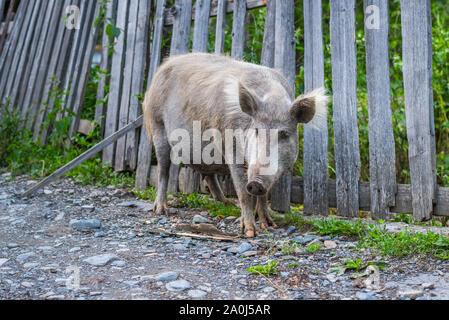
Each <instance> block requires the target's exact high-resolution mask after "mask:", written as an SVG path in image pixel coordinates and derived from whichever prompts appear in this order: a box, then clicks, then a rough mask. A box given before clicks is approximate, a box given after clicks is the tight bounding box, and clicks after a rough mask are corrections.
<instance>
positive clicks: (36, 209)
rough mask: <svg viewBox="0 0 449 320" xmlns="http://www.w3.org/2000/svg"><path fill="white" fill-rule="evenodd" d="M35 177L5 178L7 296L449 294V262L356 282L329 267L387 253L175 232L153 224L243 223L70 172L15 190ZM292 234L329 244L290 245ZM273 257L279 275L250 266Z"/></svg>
mask: <svg viewBox="0 0 449 320" xmlns="http://www.w3.org/2000/svg"><path fill="white" fill-rule="evenodd" d="M34 182H35V181H32V180H30V179H29V178H27V177H25V176H22V177H18V178H17V179H15V181H10V176H9V174H3V175H1V176H0V299H33V300H39V299H80V300H84V299H88V300H101V299H105V300H107V299H156V300H159V299H208V300H210V299H214V300H215V299H216V300H223V299H226V300H228V299H236V300H239V299H245V300H246V299H262V300H265V299H289V300H291V299H306V300H321V299H331V300H337V299H361V300H376V299H377V300H380V299H421V300H425V299H448V298H449V274H448V273H447V271H448V262H447V261H440V260H437V259H434V258H430V257H429V258H425V259H416V258H406V259H395V260H391V259H389V260H388V264H387V266H386V268H385V269H384V270H382V271H379V272H377V271H376V270H374V269H373V270H370V272H371V273H370V274H367V275H365V276H364V277H359V278H356V279H353V278H351V276H352V277H353V276H354V272H346V273H344V274H342V275H338V274H337V273H329V269H331V268H333V267H337V266H339V265H341V263H342V260H343V259H344V258H350V259H358V258H365V259H366V260H367V261H369V260H385V259H384V258H381V257H373V256H372V254H371V253H370V252H369V251H364V250H363V249H362V250H360V249H358V248H356V242H353V241H351V240H353V239H347V238H345V237H334V238H330V237H318V236H314V235H307V234H306V235H304V234H300V233H299V232H297V231H296V230H293V228H288V226H287V227H285V228H279V229H273V230H270V232H269V233H265V234H262V235H260V236H258V237H257V238H255V239H236V240H235V241H231V242H229V241H228V242H225V241H217V240H211V239H196V238H193V237H178V236H167V235H166V234H163V233H157V232H156V233H154V232H153V233H151V232H149V231H151V230H154V229H155V228H160V229H163V230H167V231H173V232H179V231H176V226H177V225H179V224H195V223H201V222H202V223H204V222H206V223H207V222H208V223H211V224H213V225H215V226H216V227H218V228H219V229H220V230H221V231H223V232H233V233H237V232H238V229H239V222H238V220H237V219H235V218H228V219H220V218H212V217H210V216H209V213H208V212H201V211H199V210H192V209H186V208H179V209H171V211H172V212H171V214H170V216H169V217H157V216H154V214H153V212H151V209H152V204H151V203H150V202H147V201H142V200H138V199H136V197H135V196H134V195H133V194H132V193H131V192H130V191H129V190H124V189H117V188H113V187H108V188H97V187H91V186H80V185H76V184H74V183H73V182H72V181H71V180H70V179H62V180H60V181H58V182H57V183H54V184H52V185H50V186H49V187H46V188H45V189H44V190H41V191H40V192H38V194H37V195H36V196H35V197H33V198H28V199H19V198H17V197H16V196H15V195H17V194H19V193H21V192H22V191H24V190H25V189H26V188H28V187H29V186H30V185H31V184H32V183H34ZM446 229H447V228H446ZM292 239H295V241H297V242H299V243H303V244H310V243H317V244H320V245H321V246H323V247H324V249H322V250H319V251H316V252H314V253H307V252H304V251H301V250H297V249H296V250H295V249H294V248H293V247H288V248H287V247H285V244H287V243H288V241H290V240H292ZM282 248H284V250H282ZM286 249H290V250H286ZM272 260H278V265H277V269H278V273H277V274H276V275H272V276H268V277H267V276H264V275H260V274H259V275H257V274H251V273H250V272H248V270H247V269H248V268H249V267H252V266H255V265H264V264H266V263H267V262H268V261H272Z"/></svg>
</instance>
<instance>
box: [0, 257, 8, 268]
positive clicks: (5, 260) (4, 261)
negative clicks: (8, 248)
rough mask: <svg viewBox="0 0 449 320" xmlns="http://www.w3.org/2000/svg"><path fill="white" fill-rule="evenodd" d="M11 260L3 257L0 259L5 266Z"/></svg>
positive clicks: (1, 264) (0, 264)
mask: <svg viewBox="0 0 449 320" xmlns="http://www.w3.org/2000/svg"><path fill="white" fill-rule="evenodd" d="M8 261H9V259H6V258H1V259H0V267H1V266H3V265H4V264H5V263H6V262H8Z"/></svg>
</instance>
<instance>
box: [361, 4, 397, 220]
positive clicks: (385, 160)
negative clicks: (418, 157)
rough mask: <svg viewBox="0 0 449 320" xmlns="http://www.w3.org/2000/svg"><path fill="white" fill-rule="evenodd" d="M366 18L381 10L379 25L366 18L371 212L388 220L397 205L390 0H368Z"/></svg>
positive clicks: (375, 217) (376, 216)
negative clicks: (390, 47)
mask: <svg viewBox="0 0 449 320" xmlns="http://www.w3.org/2000/svg"><path fill="white" fill-rule="evenodd" d="M364 8H365V19H367V18H368V15H369V14H375V13H376V12H378V18H379V21H377V22H378V23H379V24H378V25H377V22H376V21H374V22H371V23H370V21H368V20H365V37H366V76H367V77H366V80H367V85H368V107H369V152H370V157H369V158H370V195H371V215H372V217H373V218H374V219H387V218H388V217H389V214H390V207H394V205H395V201H396V200H395V193H396V192H395V189H396V172H395V145H394V136H393V117H392V111H391V93H390V90H391V87H390V59H389V38H388V34H389V18H388V14H389V12H388V1H387V0H365V3H364Z"/></svg>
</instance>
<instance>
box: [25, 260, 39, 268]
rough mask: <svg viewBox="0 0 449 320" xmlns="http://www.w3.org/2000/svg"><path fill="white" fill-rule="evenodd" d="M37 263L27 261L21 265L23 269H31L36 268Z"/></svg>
mask: <svg viewBox="0 0 449 320" xmlns="http://www.w3.org/2000/svg"><path fill="white" fill-rule="evenodd" d="M38 265H39V263H38V262H28V263H25V264H24V265H23V267H24V268H25V269H32V268H36V267H37V266H38Z"/></svg>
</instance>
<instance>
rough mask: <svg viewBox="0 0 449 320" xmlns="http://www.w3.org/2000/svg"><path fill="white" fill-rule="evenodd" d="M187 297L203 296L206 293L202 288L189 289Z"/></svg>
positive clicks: (197, 297) (196, 297)
mask: <svg viewBox="0 0 449 320" xmlns="http://www.w3.org/2000/svg"><path fill="white" fill-rule="evenodd" d="M187 294H188V295H189V297H191V298H194V299H199V298H204V297H205V296H206V295H207V292H204V291H202V290H189V291H188V292H187Z"/></svg>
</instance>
